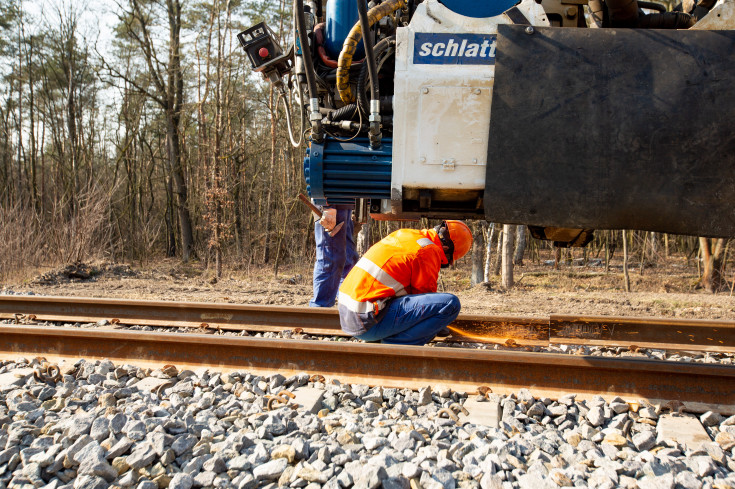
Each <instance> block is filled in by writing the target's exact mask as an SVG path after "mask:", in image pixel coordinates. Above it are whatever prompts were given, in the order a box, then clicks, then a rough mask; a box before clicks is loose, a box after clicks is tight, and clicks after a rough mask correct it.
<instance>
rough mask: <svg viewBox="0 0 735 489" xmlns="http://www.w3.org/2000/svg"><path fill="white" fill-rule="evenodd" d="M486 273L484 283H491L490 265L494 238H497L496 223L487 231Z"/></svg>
mask: <svg viewBox="0 0 735 489" xmlns="http://www.w3.org/2000/svg"><path fill="white" fill-rule="evenodd" d="M485 235H486V239H485V267H484V268H485V273H484V274H483V277H482V281H483V282H490V265H491V262H492V251H493V238H494V237H495V223H494V222H491V223H490V226H488V228H487V230H486V231H485Z"/></svg>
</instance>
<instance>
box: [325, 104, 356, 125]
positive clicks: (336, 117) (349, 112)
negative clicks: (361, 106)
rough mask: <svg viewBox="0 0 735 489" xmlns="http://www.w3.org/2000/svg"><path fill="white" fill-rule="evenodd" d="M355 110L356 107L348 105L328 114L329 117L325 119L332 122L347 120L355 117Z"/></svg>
mask: <svg viewBox="0 0 735 489" xmlns="http://www.w3.org/2000/svg"><path fill="white" fill-rule="evenodd" d="M356 109H357V105H355V104H348V105H345V106H344V107H341V108H339V109H337V110H335V111H332V113H331V114H329V116H327V117H328V118H329V119H330V120H332V121H341V120H342V119H349V118H350V117H352V116H353V115H355V110H356Z"/></svg>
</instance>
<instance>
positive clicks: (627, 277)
mask: <svg viewBox="0 0 735 489" xmlns="http://www.w3.org/2000/svg"><path fill="white" fill-rule="evenodd" d="M623 284H624V285H625V291H626V292H630V274H628V232H627V231H625V230H623Z"/></svg>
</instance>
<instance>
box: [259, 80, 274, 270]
mask: <svg viewBox="0 0 735 489" xmlns="http://www.w3.org/2000/svg"><path fill="white" fill-rule="evenodd" d="M275 103H276V99H275V93H274V90H273V84H271V85H270V92H269V94H268V105H269V107H270V110H271V164H270V168H269V169H268V188H267V189H266V199H265V244H264V247H263V263H268V260H270V250H271V247H270V235H271V215H272V213H273V211H272V209H271V207H272V206H271V199H272V198H273V173H274V172H275V168H276V123H277V119H276V116H277V113H278V108H277V107H276V106H275Z"/></svg>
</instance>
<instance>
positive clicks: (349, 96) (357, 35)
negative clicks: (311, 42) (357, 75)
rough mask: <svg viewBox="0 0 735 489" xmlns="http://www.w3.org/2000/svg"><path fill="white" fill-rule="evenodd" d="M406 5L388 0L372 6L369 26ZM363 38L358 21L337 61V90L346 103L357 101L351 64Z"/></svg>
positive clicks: (368, 14) (369, 12)
mask: <svg viewBox="0 0 735 489" xmlns="http://www.w3.org/2000/svg"><path fill="white" fill-rule="evenodd" d="M405 6H406V2H405V0H388V1H387V2H383V3H381V4H380V5H377V6H375V7H373V8H371V9H370V11H368V13H367V18H368V24H369V26H373V25H374V24H375V23H376V22H378V21H379V20H380V19H382V18H383V17H385V16H386V15H389V14H391V13H393V12H395V11H396V10H398V9H400V8H403V7H405ZM361 39H362V28H361V26H360V22H357V23H356V24H355V25H354V27H352V30H351V31H350V34H349V35H348V36H347V39H345V42H344V44H343V45H342V52H340V53H339V61H338V63H337V91H338V92H339V96H340V98H341V99H342V101H343V102H344V103H346V104H350V103H352V102H354V101H355V94H354V93H352V89H351V88H350V66H352V57H353V56H354V55H355V49H356V48H357V44H358V43H359V42H360V40H361Z"/></svg>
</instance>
